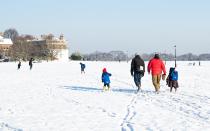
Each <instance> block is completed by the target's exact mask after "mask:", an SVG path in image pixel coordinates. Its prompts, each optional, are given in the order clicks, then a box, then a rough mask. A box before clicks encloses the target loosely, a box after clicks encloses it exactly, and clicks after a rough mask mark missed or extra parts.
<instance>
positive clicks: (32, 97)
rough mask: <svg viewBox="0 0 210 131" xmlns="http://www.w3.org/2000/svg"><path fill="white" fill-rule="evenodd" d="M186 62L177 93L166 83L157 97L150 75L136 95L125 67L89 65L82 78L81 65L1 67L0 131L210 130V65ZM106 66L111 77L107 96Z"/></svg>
mask: <svg viewBox="0 0 210 131" xmlns="http://www.w3.org/2000/svg"><path fill="white" fill-rule="evenodd" d="M188 63H189V62H178V71H179V78H180V80H179V84H180V88H179V89H178V92H177V93H176V94H175V93H169V88H168V87H167V86H166V85H165V81H161V93H160V94H155V93H154V88H153V86H152V82H151V76H150V75H148V74H147V73H146V74H145V77H144V78H143V79H142V88H143V91H142V92H141V93H137V94H136V88H135V86H134V82H133V79H132V77H131V76H130V72H129V71H130V63H126V62H121V63H119V62H85V64H86V74H82V75H81V74H80V65H79V62H72V61H71V62H69V63H59V62H48V63H47V62H42V63H34V67H33V69H32V70H31V71H30V70H29V66H28V63H22V67H21V69H20V70H17V63H0V72H1V73H0V131H142V130H147V131H158V130H161V131H169V130H174V131H180V130H181V131H185V130H188V131H204V130H210V86H209V85H210V78H209V77H210V70H209V67H210V62H201V64H202V66H200V67H199V66H197V65H196V66H189V65H188ZM146 64H147V63H146ZM172 64H173V63H172V62H167V65H166V67H167V71H168V69H169V67H170V66H171V65H172ZM196 64H197V63H196ZM103 67H106V68H107V70H108V71H109V72H110V73H112V75H113V76H112V77H111V81H112V83H111V91H107V92H102V83H101V71H102V69H103Z"/></svg>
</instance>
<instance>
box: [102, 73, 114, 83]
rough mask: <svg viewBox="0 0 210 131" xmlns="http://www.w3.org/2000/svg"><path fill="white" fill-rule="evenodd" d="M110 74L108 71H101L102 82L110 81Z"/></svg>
mask: <svg viewBox="0 0 210 131" xmlns="http://www.w3.org/2000/svg"><path fill="white" fill-rule="evenodd" d="M111 75H112V74H110V73H108V72H103V73H102V76H101V78H102V82H104V83H105V84H109V83H110V79H109V77H110V76H111Z"/></svg>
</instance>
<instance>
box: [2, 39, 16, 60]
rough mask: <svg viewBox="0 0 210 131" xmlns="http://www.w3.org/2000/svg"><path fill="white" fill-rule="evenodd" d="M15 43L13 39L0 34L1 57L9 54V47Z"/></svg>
mask: <svg viewBox="0 0 210 131" xmlns="http://www.w3.org/2000/svg"><path fill="white" fill-rule="evenodd" d="M12 45H13V43H12V40H11V39H8V38H3V37H2V36H0V57H1V58H2V57H5V56H8V51H9V48H10V47H11V46H12Z"/></svg>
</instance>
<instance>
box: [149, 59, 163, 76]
mask: <svg viewBox="0 0 210 131" xmlns="http://www.w3.org/2000/svg"><path fill="white" fill-rule="evenodd" d="M147 70H148V72H149V73H150V70H152V75H160V74H162V71H163V73H164V74H166V69H165V65H164V64H163V61H162V60H161V59H155V58H153V59H151V60H150V61H149V63H148V66H147Z"/></svg>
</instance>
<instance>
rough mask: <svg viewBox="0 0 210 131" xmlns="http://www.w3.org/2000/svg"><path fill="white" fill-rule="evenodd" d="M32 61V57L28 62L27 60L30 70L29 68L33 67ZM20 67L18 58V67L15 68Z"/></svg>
mask: <svg viewBox="0 0 210 131" xmlns="http://www.w3.org/2000/svg"><path fill="white" fill-rule="evenodd" d="M33 61H34V59H33V58H31V59H30V60H29V62H28V64H29V68H30V70H31V69H32V67H33ZM20 67H21V61H20V60H19V62H18V68H17V69H18V70H19V69H20Z"/></svg>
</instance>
